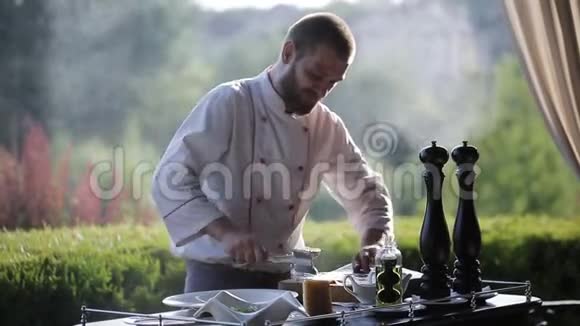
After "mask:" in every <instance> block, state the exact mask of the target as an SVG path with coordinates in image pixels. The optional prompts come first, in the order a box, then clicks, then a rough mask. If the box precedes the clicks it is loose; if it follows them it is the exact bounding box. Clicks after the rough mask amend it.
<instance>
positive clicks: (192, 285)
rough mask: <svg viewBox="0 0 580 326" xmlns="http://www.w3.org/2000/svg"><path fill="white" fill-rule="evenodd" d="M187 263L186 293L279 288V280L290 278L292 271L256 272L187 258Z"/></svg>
mask: <svg viewBox="0 0 580 326" xmlns="http://www.w3.org/2000/svg"><path fill="white" fill-rule="evenodd" d="M185 265H186V270H187V275H186V277H185V288H184V292H185V293H188V292H197V291H212V290H227V289H277V288H278V282H280V281H282V280H286V279H289V278H290V272H287V273H266V272H255V271H248V270H243V269H237V268H233V267H231V266H227V265H222V264H208V263H203V262H199V261H195V260H186V261H185Z"/></svg>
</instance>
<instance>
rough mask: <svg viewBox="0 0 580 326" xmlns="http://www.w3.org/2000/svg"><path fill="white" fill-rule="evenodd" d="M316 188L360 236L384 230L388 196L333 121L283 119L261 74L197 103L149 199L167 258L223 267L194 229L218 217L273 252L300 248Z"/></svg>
mask: <svg viewBox="0 0 580 326" xmlns="http://www.w3.org/2000/svg"><path fill="white" fill-rule="evenodd" d="M321 183H324V184H325V185H326V186H327V187H328V189H329V190H330V191H331V193H332V195H333V197H334V198H335V199H336V200H337V201H338V202H339V203H341V205H342V206H343V207H344V208H345V210H346V212H347V215H348V218H349V220H350V221H351V222H352V225H353V226H354V227H355V228H356V230H357V231H358V232H359V234H362V233H363V232H364V231H365V230H367V229H369V228H374V229H381V230H385V232H392V229H393V228H392V204H391V200H390V197H389V194H388V191H387V189H386V188H385V186H384V185H383V184H382V178H381V177H380V175H378V174H376V173H375V172H374V171H372V170H371V169H370V168H369V166H368V164H367V163H366V161H365V160H364V159H363V157H362V155H361V152H360V150H359V148H358V147H357V146H356V144H355V143H354V142H353V140H352V138H351V136H350V135H349V132H348V131H347V129H346V127H345V125H344V123H343V122H342V120H341V119H340V117H339V116H338V115H336V114H335V113H334V112H332V111H330V110H329V109H328V107H326V106H325V105H324V104H322V103H318V104H317V105H316V106H315V108H314V109H313V110H312V112H311V113H309V114H307V115H304V116H297V115H292V114H288V113H286V111H285V104H284V102H283V100H282V99H281V98H280V96H279V95H278V94H277V93H276V91H275V90H274V88H273V87H272V84H271V81H270V79H269V77H268V74H267V71H264V72H262V73H261V74H259V75H258V76H256V77H254V78H248V79H242V80H236V81H232V82H228V83H224V84H221V85H219V86H217V87H215V88H214V89H212V90H211V91H210V92H209V93H207V94H206V95H205V96H204V97H203V98H202V99H201V100H200V101H199V103H198V104H197V105H196V107H195V108H194V109H193V110H192V111H191V113H190V114H189V115H188V116H187V118H186V119H185V121H183V123H182V124H181V126H180V127H179V129H178V130H177V132H176V133H175V135H174V136H173V139H172V140H171V142H170V144H169V146H168V147H167V150H166V151H165V153H164V155H163V157H162V158H161V161H160V163H159V165H158V166H157V168H156V170H155V173H154V177H153V192H152V194H153V199H154V201H155V204H156V206H157V209H158V210H159V212H160V214H161V216H162V217H163V221H164V223H165V225H166V227H167V230H168V232H169V235H170V238H171V242H172V251H173V253H174V254H175V255H177V256H179V257H183V258H185V259H193V260H197V261H202V262H208V263H223V264H231V263H232V260H231V258H230V257H229V256H228V255H227V253H226V252H225V250H224V247H223V246H222V244H221V243H219V242H218V241H216V240H215V239H213V238H212V237H210V236H209V235H205V234H202V233H200V232H199V231H200V230H202V229H203V228H204V227H205V226H206V225H208V224H209V223H211V222H212V221H214V220H215V219H218V218H220V217H223V216H226V217H228V218H229V219H230V221H231V222H232V223H233V224H234V225H236V226H237V227H239V228H242V229H245V230H248V231H251V232H253V233H254V234H255V235H256V237H257V239H258V241H259V242H260V243H261V244H262V245H263V246H264V247H265V248H266V249H267V250H268V251H269V252H270V253H272V254H276V253H283V252H289V251H290V250H292V249H294V248H296V249H300V248H304V247H305V244H304V239H303V237H302V228H303V224H304V220H305V216H306V214H307V212H308V209H309V207H310V205H311V203H312V200H313V199H314V197H315V195H316V193H317V192H318V189H319V186H320V184H321ZM328 236H329V237H332V236H333V235H332V234H329V235H328ZM249 268H254V269H257V270H263V271H287V270H288V268H289V267H288V266H286V265H280V264H261V265H256V266H253V267H249Z"/></svg>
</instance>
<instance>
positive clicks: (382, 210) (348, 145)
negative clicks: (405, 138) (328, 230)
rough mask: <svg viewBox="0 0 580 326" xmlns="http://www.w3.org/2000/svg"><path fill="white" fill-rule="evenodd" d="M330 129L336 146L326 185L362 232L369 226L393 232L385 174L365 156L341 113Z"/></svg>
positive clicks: (326, 175)
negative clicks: (373, 166)
mask: <svg viewBox="0 0 580 326" xmlns="http://www.w3.org/2000/svg"><path fill="white" fill-rule="evenodd" d="M332 117H333V119H332V121H331V123H330V126H328V127H327V130H329V131H330V137H329V139H330V144H332V146H333V147H334V148H333V150H332V151H330V152H331V153H332V157H331V158H329V163H330V168H329V169H328V170H327V172H326V173H324V174H323V180H322V181H323V182H324V185H325V186H326V187H327V188H328V189H329V191H330V193H331V195H332V196H333V197H334V198H335V199H336V200H337V201H338V202H339V203H340V204H341V205H342V206H343V207H344V209H345V211H346V213H347V216H348V218H349V220H350V221H351V222H352V224H353V225H354V227H355V228H356V229H357V231H358V232H359V234H361V235H362V234H364V233H365V232H366V231H367V230H369V229H379V230H383V231H384V232H385V233H392V232H393V206H392V202H391V198H390V195H389V192H388V189H387V188H386V186H385V185H384V183H383V181H382V176H381V175H380V174H378V173H377V172H375V171H373V170H372V169H371V167H370V166H369V165H368V163H367V161H366V160H365V159H364V158H363V156H362V154H361V151H360V149H359V148H358V147H357V145H356V144H355V143H354V141H353V139H352V138H351V136H350V134H349V132H348V130H347V129H346V127H345V125H344V123H343V122H342V120H341V119H340V117H338V116H337V115H334V114H333V115H332Z"/></svg>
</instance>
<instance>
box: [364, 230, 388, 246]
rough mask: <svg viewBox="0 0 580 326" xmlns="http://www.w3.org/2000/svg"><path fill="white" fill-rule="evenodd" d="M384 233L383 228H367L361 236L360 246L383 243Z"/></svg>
mask: <svg viewBox="0 0 580 326" xmlns="http://www.w3.org/2000/svg"><path fill="white" fill-rule="evenodd" d="M385 240H386V235H385V231H384V230H380V229H368V230H366V231H365V233H364V234H363V235H362V237H361V247H364V246H371V245H375V244H378V245H381V246H383V245H384V244H385Z"/></svg>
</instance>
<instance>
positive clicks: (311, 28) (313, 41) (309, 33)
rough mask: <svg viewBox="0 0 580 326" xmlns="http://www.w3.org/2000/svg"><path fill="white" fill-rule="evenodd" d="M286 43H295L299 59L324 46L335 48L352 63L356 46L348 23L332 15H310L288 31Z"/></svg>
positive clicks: (340, 55)
mask: <svg viewBox="0 0 580 326" xmlns="http://www.w3.org/2000/svg"><path fill="white" fill-rule="evenodd" d="M286 41H292V42H294V45H295V47H296V51H297V53H298V57H301V56H303V55H304V54H305V53H306V52H307V51H310V50H313V49H314V48H315V47H316V46H318V45H320V44H324V45H327V46H330V47H331V48H334V49H335V50H336V53H337V54H338V56H339V57H340V58H341V59H344V60H345V61H348V62H350V61H351V60H352V58H353V57H354V54H355V51H356V45H355V40H354V36H353V34H352V32H351V30H350V28H349V27H348V25H347V23H346V22H345V21H344V20H343V19H342V18H340V17H338V16H337V15H335V14H332V13H314V14H309V15H306V16H304V17H302V18H301V19H299V20H298V21H297V22H296V23H294V24H293V25H292V26H290V28H289V29H288V33H287V34H286Z"/></svg>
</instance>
